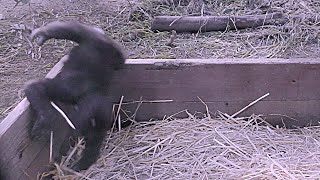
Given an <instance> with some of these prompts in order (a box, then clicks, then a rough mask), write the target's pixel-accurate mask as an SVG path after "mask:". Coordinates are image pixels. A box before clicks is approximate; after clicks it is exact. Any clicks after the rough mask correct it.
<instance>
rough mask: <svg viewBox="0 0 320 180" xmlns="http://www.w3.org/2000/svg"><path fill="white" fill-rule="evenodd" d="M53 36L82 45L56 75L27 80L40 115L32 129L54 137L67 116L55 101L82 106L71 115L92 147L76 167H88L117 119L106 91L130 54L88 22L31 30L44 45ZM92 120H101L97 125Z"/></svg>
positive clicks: (35, 134)
mask: <svg viewBox="0 0 320 180" xmlns="http://www.w3.org/2000/svg"><path fill="white" fill-rule="evenodd" d="M51 38H55V39H67V40H71V41H74V42H77V43H78V46H75V47H73V48H72V50H71V51H70V53H69V57H68V59H67V61H66V62H65V63H64V67H63V68H62V70H61V72H60V73H59V74H58V75H57V76H56V77H55V78H53V79H42V80H36V81H34V80H33V81H31V82H29V83H27V85H26V87H25V94H26V96H27V99H28V100H29V102H30V104H31V107H32V109H33V110H34V112H35V115H36V117H37V118H36V120H35V122H34V123H33V124H32V127H31V130H30V133H31V137H32V138H34V139H42V138H48V137H49V134H50V130H51V127H53V126H54V124H55V123H56V122H57V121H56V120H57V119H58V118H61V115H60V114H59V113H58V112H57V110H55V109H54V108H53V106H52V105H51V104H50V101H53V102H55V103H57V102H63V103H65V104H74V105H76V107H77V110H74V111H73V112H72V113H71V114H70V115H69V117H70V119H71V121H72V122H73V124H74V125H75V127H76V133H77V134H78V135H82V136H85V138H86V149H85V151H84V154H83V158H82V159H80V161H79V163H78V164H77V165H76V166H75V167H74V169H76V170H83V169H87V168H88V167H89V166H90V165H91V164H92V163H94V162H95V161H96V159H97V157H98V154H99V149H100V146H101V144H102V140H103V138H104V132H105V131H106V130H107V129H110V127H111V125H112V123H113V122H112V120H111V108H112V103H111V102H110V100H109V98H108V97H107V96H106V91H107V88H108V86H109V83H110V80H111V79H112V75H113V73H114V71H115V70H118V69H120V68H121V67H122V66H123V64H124V62H125V57H124V55H123V53H122V51H121V48H120V47H119V46H117V44H116V43H115V42H113V41H112V40H111V39H109V38H108V37H106V36H105V35H104V33H103V31H102V30H100V29H97V28H93V27H90V26H87V25H84V24H80V23H76V22H52V23H49V24H47V25H46V26H44V27H41V28H38V29H35V30H34V31H33V32H32V34H31V39H32V40H36V42H37V43H38V44H39V45H42V44H44V43H45V41H47V40H49V39H51ZM91 119H94V120H95V126H92V123H91Z"/></svg>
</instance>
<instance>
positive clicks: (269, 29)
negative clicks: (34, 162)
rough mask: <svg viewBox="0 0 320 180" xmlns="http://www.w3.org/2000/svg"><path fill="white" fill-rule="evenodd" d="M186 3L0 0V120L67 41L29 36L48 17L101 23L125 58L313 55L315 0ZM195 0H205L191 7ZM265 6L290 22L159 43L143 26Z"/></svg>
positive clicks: (163, 38) (163, 35) (319, 6)
mask: <svg viewBox="0 0 320 180" xmlns="http://www.w3.org/2000/svg"><path fill="white" fill-rule="evenodd" d="M22 1H28V0H22ZM189 2H190V0H131V1H130V0H90V1H86V0H55V1H49V0H31V2H30V5H28V4H25V5H22V4H19V5H18V6H17V7H15V8H13V7H14V6H15V1H14V0H0V121H1V120H2V119H3V118H4V117H5V116H6V115H7V114H8V113H9V112H10V111H11V110H12V109H13V108H14V107H15V105H16V104H17V103H18V102H20V101H21V99H22V97H23V93H21V92H22V91H21V89H22V87H23V84H24V83H25V82H26V81H28V80H30V79H33V78H40V77H44V76H45V74H47V72H48V71H49V70H50V69H51V68H52V67H53V66H54V65H55V63H56V62H57V61H59V60H60V58H61V57H62V56H63V55H64V54H67V52H68V49H69V48H70V47H72V46H73V44H72V43H70V42H67V41H62V40H60V41H57V40H51V41H49V42H47V43H46V44H45V45H44V46H42V47H41V48H39V47H38V46H36V45H34V44H33V43H31V42H30V41H29V40H28V35H29V33H30V30H32V29H33V28H35V27H39V26H42V25H43V24H45V23H47V22H51V21H55V20H76V21H80V22H85V23H87V24H91V25H95V26H98V27H101V28H103V29H104V30H105V31H106V32H107V34H108V35H110V36H112V37H113V38H114V39H116V40H117V41H118V42H119V43H120V44H121V45H122V47H123V48H124V49H125V50H126V53H127V55H128V57H129V58H233V57H237V58H256V57H268V58H273V57H280V58H290V57H318V52H319V50H320V41H319V32H320V31H319V20H318V19H319V18H318V16H319V15H318V12H320V3H319V2H318V1H317V0H275V1H271V0H257V1H251V0H230V1H223V0H211V1H207V0H203V1H200V0H193V2H194V3H193V4H192V5H191V4H190V3H189ZM196 2H198V3H199V2H202V3H204V4H198V6H196V5H195V3H196ZM253 2H254V3H253ZM192 7H202V8H200V9H199V8H192ZM190 8H191V11H190ZM197 9H198V10H197ZM271 12H281V13H283V14H284V15H286V16H287V17H288V18H289V21H288V22H287V23H286V24H285V25H283V26H272V25H269V26H264V27H260V28H255V29H244V30H237V31H228V30H226V31H224V32H206V33H202V32H201V33H193V34H191V33H181V34H178V35H177V36H176V39H175V40H174V46H173V47H169V46H166V45H165V44H166V43H167V42H168V39H169V38H170V35H171V33H170V32H152V31H150V22H151V20H152V18H153V17H154V16H156V15H190V14H191V15H217V16H218V15H247V14H267V13H271ZM292 17H311V18H309V19H312V20H311V21H308V20H306V19H308V18H305V19H304V18H302V19H301V18H300V19H299V18H298V20H297V18H292Z"/></svg>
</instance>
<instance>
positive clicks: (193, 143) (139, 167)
mask: <svg viewBox="0 0 320 180" xmlns="http://www.w3.org/2000/svg"><path fill="white" fill-rule="evenodd" d="M186 113H187V114H188V115H189V117H188V118H186V119H176V118H173V117H172V118H170V119H167V120H163V121H157V122H144V123H138V124H136V125H134V126H131V127H129V128H127V129H123V130H121V132H113V133H109V136H107V138H106V141H105V147H104V149H103V150H102V154H101V158H100V159H99V160H98V162H97V163H96V164H94V165H93V166H92V167H91V168H90V169H89V170H87V171H86V172H81V173H76V174H73V173H72V172H71V171H70V170H69V171H68V170H66V168H60V169H64V172H69V175H68V176H67V175H66V176H62V175H61V174H63V173H60V178H61V179H64V178H65V177H67V179H68V178H78V179H315V178H318V177H319V176H320V171H319V170H320V160H319V158H320V155H319V140H320V135H319V134H320V130H319V127H307V128H301V129H295V130H292V129H291V130H290V129H281V128H273V127H271V126H268V125H267V126H261V125H259V122H263V117H261V116H257V115H252V116H250V117H241V118H231V119H230V118H229V119H228V118H226V116H225V114H222V113H220V115H219V116H218V117H217V118H209V117H208V116H207V115H201V114H195V115H191V114H190V113H188V112H187V111H186ZM199 116H201V117H199ZM70 174H73V175H70Z"/></svg>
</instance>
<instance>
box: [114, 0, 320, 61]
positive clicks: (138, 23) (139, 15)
mask: <svg viewBox="0 0 320 180" xmlns="http://www.w3.org/2000/svg"><path fill="white" fill-rule="evenodd" d="M137 2H138V3H137ZM172 2H176V3H172ZM179 2H180V4H179ZM189 2H190V0H183V1H182V0H138V1H136V5H135V6H134V7H133V8H132V9H133V10H131V17H132V19H134V18H136V19H135V21H130V22H128V24H130V26H129V27H128V30H131V32H128V30H127V31H124V32H123V31H120V32H116V33H114V35H118V37H119V39H122V41H123V43H124V44H125V45H126V46H127V47H130V48H131V49H132V50H134V51H135V52H140V53H135V54H133V55H132V58H229V57H237V58H254V57H270V58H272V57H284V58H289V57H317V56H318V51H319V50H320V49H319V41H318V39H319V20H318V18H317V17H318V15H319V14H318V12H319V10H320V3H319V2H318V1H316V0H301V1H296V0H289V1H287V0H276V1H269V0H264V1H251V2H253V3H251V4H247V2H248V1H247V0H232V1H223V0H212V1H206V0H203V3H200V4H197V6H198V7H197V6H195V5H194V4H195V3H191V4H192V5H190V4H189ZM191 2H201V0H192V1H191ZM199 6H200V8H199ZM192 7H194V8H192ZM272 12H280V13H283V14H284V15H285V16H286V17H288V18H289V21H288V22H287V23H286V24H285V25H283V26H276V25H274V26H272V25H268V26H263V27H259V28H255V29H250V28H249V29H244V30H238V31H229V30H228V29H226V30H225V31H224V32H206V33H202V32H200V31H199V33H195V34H190V33H181V34H178V35H177V37H176V40H175V41H174V45H175V47H174V48H171V47H168V46H166V45H165V44H166V42H167V41H168V39H169V37H170V33H169V32H159V33H153V32H148V29H149V24H150V22H151V21H152V18H153V17H154V16H157V15H178V16H185V15H193V16H202V15H215V16H219V15H247V14H251V15H252V14H268V13H272ZM295 17H299V18H295ZM308 17H311V19H313V20H312V21H309V20H307V18H308ZM301 19H302V20H301ZM141 31H143V32H144V33H141ZM125 33H127V34H128V33H136V34H138V35H137V37H136V36H134V38H131V39H130V38H129V40H128V35H126V34H125ZM129 37H132V35H131V36H129ZM132 39H134V41H135V42H136V44H134V46H132V45H133V44H132V43H130V42H127V41H133V40H132ZM137 45H138V46H137ZM142 47H143V48H142Z"/></svg>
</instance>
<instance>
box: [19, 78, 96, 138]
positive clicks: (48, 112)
mask: <svg viewBox="0 0 320 180" xmlns="http://www.w3.org/2000/svg"><path fill="white" fill-rule="evenodd" d="M89 87H92V85H91V84H90V82H88V81H87V80H86V78H82V77H80V78H79V76H77V74H75V75H73V74H70V73H69V74H68V73H60V74H59V75H58V76H56V77H55V78H54V79H41V80H33V81H31V82H29V83H27V85H26V87H25V94H26V97H27V99H28V100H29V102H30V105H31V107H32V109H33V110H34V112H35V115H36V120H35V122H34V124H33V126H32V128H31V132H30V133H31V137H32V138H39V139H43V138H44V139H45V138H48V137H49V134H50V130H52V129H51V128H52V127H53V125H54V123H56V120H57V119H58V118H62V116H61V115H60V114H59V113H58V111H57V110H56V109H54V108H53V106H52V105H51V101H53V102H67V103H69V104H72V103H75V102H76V101H77V99H79V98H80V97H81V96H82V95H83V94H84V93H85V92H86V91H88V88H89Z"/></svg>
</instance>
